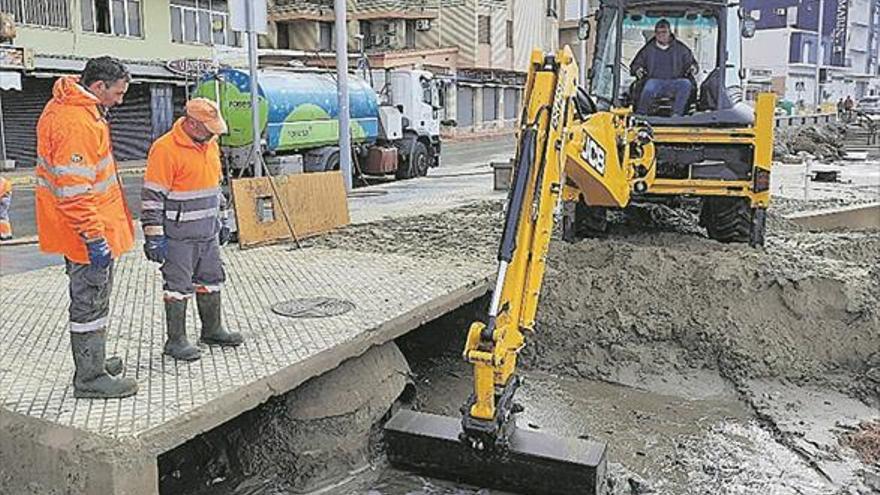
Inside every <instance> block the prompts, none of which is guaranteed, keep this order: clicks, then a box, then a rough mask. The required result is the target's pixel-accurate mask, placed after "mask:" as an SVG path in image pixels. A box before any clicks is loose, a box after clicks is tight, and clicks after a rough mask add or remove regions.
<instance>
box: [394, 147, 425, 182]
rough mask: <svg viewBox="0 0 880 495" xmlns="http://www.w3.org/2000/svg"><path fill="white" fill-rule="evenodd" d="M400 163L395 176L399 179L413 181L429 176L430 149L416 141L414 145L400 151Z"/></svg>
mask: <svg viewBox="0 0 880 495" xmlns="http://www.w3.org/2000/svg"><path fill="white" fill-rule="evenodd" d="M400 158H401V160H400V163H401V164H402V166H400V167H398V169H397V172H395V174H394V176H395V177H396V178H398V179H412V178H415V177H424V176H426V175H428V167H429V166H430V157H429V156H428V148H427V147H426V146H425V144H424V143H422V142H420V141H416V142H414V143H413V144H411V145H409V146H406V145H404V147H403V148H401V149H400Z"/></svg>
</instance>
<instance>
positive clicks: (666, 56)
mask: <svg viewBox="0 0 880 495" xmlns="http://www.w3.org/2000/svg"><path fill="white" fill-rule="evenodd" d="M630 68H631V70H632V73H633V74H635V76H636V78H637V79H639V80H645V86H644V88H643V89H642V93H641V96H640V97H639V100H638V106H637V107H636V113H638V114H641V115H649V114H650V113H651V107H652V105H653V103H654V101H655V100H656V99H657V98H659V97H670V98H673V104H672V114H673V115H674V116H681V115H684V113H685V111H686V110H687V105H688V100H689V99H690V96H691V93H692V92H693V90H694V82H693V76H694V75H696V74H697V72H698V71H699V66H698V65H697V61H696V59H695V58H694V53H693V52H692V51H691V49H690V48H688V46H687V45H685V44H684V43H682V42H681V41H679V40H678V39H677V38H676V37H675V35H674V34H672V30H671V28H670V25H669V21H667V20H666V19H661V20H659V21H658V22H657V24H656V25H655V26H654V37H653V38H651V39H650V40H649V41H648V43H647V44H646V45H645V46H644V47H642V49H641V50H639V52H638V53H637V54H636V56H635V58H633V61H632V64H631V67H630Z"/></svg>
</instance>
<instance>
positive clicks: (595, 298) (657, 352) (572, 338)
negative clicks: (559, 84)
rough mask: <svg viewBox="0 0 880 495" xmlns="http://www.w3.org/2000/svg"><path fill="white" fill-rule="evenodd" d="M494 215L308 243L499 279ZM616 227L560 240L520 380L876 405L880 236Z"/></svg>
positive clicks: (668, 221) (618, 221)
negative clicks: (726, 383) (726, 236)
mask: <svg viewBox="0 0 880 495" xmlns="http://www.w3.org/2000/svg"><path fill="white" fill-rule="evenodd" d="M785 209H786V210H788V211H790V210H792V209H794V205H792V204H787V205H786V208H785ZM500 215H501V207H500V204H499V203H497V202H495V203H479V204H475V205H471V206H467V207H463V208H458V209H456V210H451V211H449V212H447V213H445V214H441V215H426V216H418V217H411V218H404V219H398V220H391V221H387V222H379V223H374V224H367V225H360V226H353V227H350V228H348V229H346V230H343V231H340V232H337V233H335V234H332V235H329V236H325V237H323V238H320V239H317V240H315V241H313V242H314V243H315V244H316V245H319V246H322V247H340V248H347V249H354V250H364V251H375V250H379V251H385V252H389V251H390V252H399V253H402V254H410V255H414V256H425V257H431V258H437V257H448V258H450V260H456V259H459V260H460V259H467V260H469V261H473V260H477V261H484V262H485V263H486V264H487V266H491V265H494V256H495V251H496V246H497V242H498V237H499V235H500V225H501V221H500ZM614 221H615V223H614V225H613V227H612V231H611V232H610V233H609V235H608V236H607V237H605V238H602V239H587V240H584V241H581V242H578V243H576V244H566V243H563V242H561V241H557V240H554V242H553V244H552V247H551V250H550V259H549V262H548V271H547V276H546V278H545V284H544V290H543V293H542V296H541V304H540V308H539V312H538V325H537V335H535V336H534V337H533V338H531V339H530V340H529V344H528V346H527V347H526V350H525V353H524V356H523V361H522V362H523V364H524V365H525V366H527V367H534V368H538V369H542V370H547V371H551V372H554V373H563V374H571V375H576V376H581V377H585V378H599V379H605V380H611V381H619V382H622V383H631V382H633V381H637V380H636V379H635V378H638V376H639V375H642V374H662V373H665V372H667V371H670V370H676V369H677V370H684V369H688V368H709V369H717V370H719V371H720V372H721V373H722V374H723V375H724V376H725V377H727V378H729V379H731V380H734V381H739V380H741V379H745V378H753V377H765V376H773V377H781V378H788V379H792V380H795V381H804V382H816V381H823V382H827V381H833V380H836V379H837V377H839V376H850V375H855V376H856V377H858V379H857V380H856V381H851V380H848V379H843V378H841V379H840V380H839V381H840V384H841V386H844V387H849V386H851V387H853V388H854V390H852V392H855V393H857V394H858V395H860V396H870V395H872V394H876V390H877V386H878V385H877V383H876V382H874V381H872V380H871V379H870V377H871V376H873V375H878V376H880V369H878V370H873V367H876V366H880V356H877V355H876V353H877V350H878V349H880V307H878V301H877V296H876V294H878V293H880V234H877V233H864V232H835V233H821V234H820V233H810V232H804V231H802V230H801V229H800V228H798V227H797V226H795V225H793V224H792V223H791V222H788V221H787V220H785V219H784V218H781V217H779V216H777V215H771V216H770V220H769V233H768V243H767V248H766V249H765V250H763V251H761V250H755V249H751V248H749V247H747V246H742V245H723V244H719V243H717V242H714V241H711V240H709V239H707V238H706V237H705V234H704V232H703V231H702V229H701V228H700V227H699V226H698V225H697V214H696V212H695V211H691V210H669V209H666V208H662V207H648V208H641V209H637V210H635V211H630V212H627V213H626V214H620V215H615V218H614ZM875 361H876V364H875Z"/></svg>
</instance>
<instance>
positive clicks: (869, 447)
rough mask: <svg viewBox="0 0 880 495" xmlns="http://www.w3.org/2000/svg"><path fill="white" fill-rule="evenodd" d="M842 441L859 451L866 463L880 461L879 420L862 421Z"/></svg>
mask: <svg viewBox="0 0 880 495" xmlns="http://www.w3.org/2000/svg"><path fill="white" fill-rule="evenodd" d="M843 443H844V444H845V445H846V446H848V447H849V448H851V449H853V450H855V451H856V452H858V453H859V456H860V457H861V458H862V460H864V461H865V463H866V464H874V463H880V421H874V422H870V423H863V424H862V425H860V429H859V430H858V431H855V432H853V433H850V434H848V435H846V436H845V437H844V440H843Z"/></svg>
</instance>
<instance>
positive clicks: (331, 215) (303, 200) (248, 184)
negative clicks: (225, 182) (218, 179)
mask: <svg viewBox="0 0 880 495" xmlns="http://www.w3.org/2000/svg"><path fill="white" fill-rule="evenodd" d="M269 180H270V179H269V178H268V177H259V178H251V179H236V180H233V181H232V200H233V203H234V204H235V220H236V223H237V224H238V239H239V241H238V242H239V245H240V246H241V247H243V248H245V247H253V246H259V245H265V244H274V243H278V242H285V241H291V240H293V238H292V236H291V233H290V228H289V227H288V225H287V222H286V221H285V216H284V212H285V211H286V213H287V218H289V219H290V224H291V225H292V227H293V231H294V233H295V234H296V238H297V239H300V240H301V239H305V238H307V237H310V236H314V235H317V234H322V233H325V232H329V231H331V230H333V229H335V228H337V227H342V226H344V225H348V223H349V222H350V218H349V215H348V200H347V198H346V195H345V184H344V183H343V181H342V174H341V173H339V172H317V173H308V174H296V175H285V176H281V177H276V178H274V181H275V190H276V191H277V193H278V196H279V197H277V198H276V197H275V194H273V189H272V184H271V183H270V182H269ZM282 205H283V208H284V211H282Z"/></svg>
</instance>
